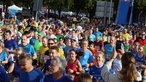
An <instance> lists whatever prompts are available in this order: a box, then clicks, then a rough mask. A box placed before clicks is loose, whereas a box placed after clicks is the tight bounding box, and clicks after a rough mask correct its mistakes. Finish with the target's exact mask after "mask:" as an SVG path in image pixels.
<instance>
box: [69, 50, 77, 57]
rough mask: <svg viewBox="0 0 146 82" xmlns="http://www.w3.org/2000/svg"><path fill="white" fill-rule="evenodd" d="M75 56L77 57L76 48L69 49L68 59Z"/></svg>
mask: <svg viewBox="0 0 146 82" xmlns="http://www.w3.org/2000/svg"><path fill="white" fill-rule="evenodd" d="M76 57H77V53H76V50H74V49H71V50H70V59H76Z"/></svg>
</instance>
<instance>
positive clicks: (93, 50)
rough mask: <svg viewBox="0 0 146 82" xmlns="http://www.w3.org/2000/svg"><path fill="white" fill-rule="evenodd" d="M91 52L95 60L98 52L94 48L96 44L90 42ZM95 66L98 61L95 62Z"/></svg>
mask: <svg viewBox="0 0 146 82" xmlns="http://www.w3.org/2000/svg"><path fill="white" fill-rule="evenodd" d="M89 50H90V51H91V52H92V54H93V56H94V58H95V55H96V53H97V52H98V50H97V49H96V48H95V46H94V42H89ZM93 63H94V64H96V60H94V61H93Z"/></svg>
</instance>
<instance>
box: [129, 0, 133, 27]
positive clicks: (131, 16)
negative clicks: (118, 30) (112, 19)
mask: <svg viewBox="0 0 146 82" xmlns="http://www.w3.org/2000/svg"><path fill="white" fill-rule="evenodd" d="M133 8H134V0H132V2H131V13H130V21H129V25H132V22H133V19H132V18H133Z"/></svg>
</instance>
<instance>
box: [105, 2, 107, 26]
mask: <svg viewBox="0 0 146 82" xmlns="http://www.w3.org/2000/svg"><path fill="white" fill-rule="evenodd" d="M106 8H107V1H106V0H105V6H104V25H105V24H106V11H107V9H106Z"/></svg>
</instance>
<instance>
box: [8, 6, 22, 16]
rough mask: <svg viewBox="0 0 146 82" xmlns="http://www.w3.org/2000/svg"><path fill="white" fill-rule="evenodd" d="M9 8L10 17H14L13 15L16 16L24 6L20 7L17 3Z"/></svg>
mask: <svg viewBox="0 0 146 82" xmlns="http://www.w3.org/2000/svg"><path fill="white" fill-rule="evenodd" d="M8 10H9V17H13V16H15V14H16V13H17V12H18V11H22V8H20V7H18V6H16V5H12V6H9V7H8Z"/></svg>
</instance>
